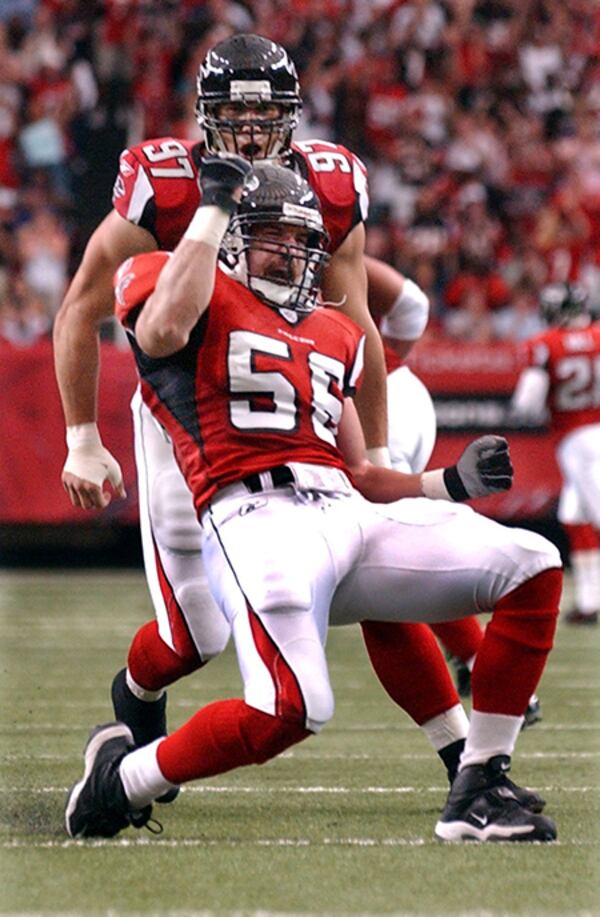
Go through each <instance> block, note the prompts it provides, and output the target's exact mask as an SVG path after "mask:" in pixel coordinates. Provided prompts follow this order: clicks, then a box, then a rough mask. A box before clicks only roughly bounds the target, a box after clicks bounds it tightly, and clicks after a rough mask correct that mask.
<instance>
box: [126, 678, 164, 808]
mask: <svg viewBox="0 0 600 917" xmlns="http://www.w3.org/2000/svg"><path fill="white" fill-rule="evenodd" d="M111 697H112V704H113V710H114V711H115V719H117V720H119V722H121V723H126V724H127V726H129V728H130V729H131V732H132V733H133V740H134V742H135V746H136V748H141V746H142V745H149V744H150V742H154V741H156V739H160V738H162V737H163V736H166V734H167V695H166V693H165V694H163V696H162V697H161V698H159V699H158V700H155V701H145V700H140V699H139V698H138V697H136V696H135V694H133V693H132V691H131V690H130V688H129V686H128V684H127V670H126V669H121V671H120V672H117V674H116V675H115V677H114V678H113V683H112V687H111ZM178 794H179V787H178V786H176V787H173V789H172V790H167V792H166V793H163V795H162V796H159V798H158V799H157V800H156V802H159V803H169V802H173V800H174V799H176V798H177V796H178Z"/></svg>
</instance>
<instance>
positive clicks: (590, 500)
mask: <svg viewBox="0 0 600 917" xmlns="http://www.w3.org/2000/svg"><path fill="white" fill-rule="evenodd" d="M556 457H557V459H558V464H559V466H560V470H561V473H562V476H563V487H562V490H561V494H560V500H559V504H558V520H559V522H562V523H565V524H566V525H581V524H583V523H586V522H590V523H591V524H592V525H593V526H594V528H595V529H598V530H599V531H600V424H589V425H587V426H585V427H579V429H577V430H573V432H572V433H567V435H566V436H565V437H564V438H563V439H562V440H561V442H560V444H559V446H558V449H557V450H556Z"/></svg>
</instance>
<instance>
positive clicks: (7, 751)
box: [0, 572, 600, 917]
mask: <svg viewBox="0 0 600 917" xmlns="http://www.w3.org/2000/svg"><path fill="white" fill-rule="evenodd" d="M149 615H150V607H149V602H148V600H147V597H146V590H145V585H144V581H143V578H142V575H141V574H137V573H125V574H124V573H110V572H94V573H90V574H84V573H70V572H55V573H29V572H28V573H9V572H5V573H3V574H0V620H1V625H2V643H1V649H0V656H1V663H2V665H1V675H0V679H1V681H0V684H1V692H2V700H3V704H2V718H1V734H2V746H1V752H0V757H1V761H2V780H1V783H0V808H1V813H2V818H1V826H2V827H1V836H0V847H1V854H0V863H1V869H0V912H1V913H3V914H50V913H55V914H107V915H109V914H110V915H120V914H146V915H148V914H150V915H152V914H155V915H167V914H172V915H182V917H183V915H192V914H195V915H200V914H206V915H208V914H211V915H212V914H215V915H221V914H222V915H225V914H234V913H235V914H237V915H250V914H255V915H271V914H275V913H278V914H284V913H287V914H311V915H317V914H333V913H335V914H392V913H394V914H407V915H408V914H411V915H416V914H422V915H425V914H429V915H431V914H439V915H442V914H443V915H458V914H461V915H481V917H484V915H485V917H487V915H505V914H532V915H533V914H560V915H581V917H583V915H592V914H600V827H599V825H600V779H599V778H600V699H599V695H600V692H599V691H598V688H599V687H600V670H599V657H600V652H599V651H600V631H599V630H597V629H593V630H591V632H590V630H587V629H572V628H571V629H570V628H567V627H566V626H564V625H562V626H559V631H558V636H557V645H556V649H555V650H554V652H553V654H552V656H551V658H550V662H549V664H548V667H547V670H546V674H545V676H544V679H543V682H542V685H541V687H540V692H539V693H540V696H541V699H542V704H543V712H544V720H543V722H542V723H540V724H538V725H536V726H535V727H534V728H533V729H531V730H529V731H528V732H525V733H523V735H522V736H521V739H520V742H519V745H518V748H517V753H516V755H515V759H514V769H513V776H514V777H515V779H516V780H517V781H518V782H521V783H525V784H529V785H533V786H535V787H536V788H537V789H539V790H541V791H543V793H544V795H545V796H546V798H547V800H548V806H547V811H548V814H550V815H551V816H552V817H554V818H555V820H556V821H557V824H558V830H559V842H558V843H556V844H552V845H531V846H529V845H523V846H521V845H518V844H514V845H511V844H495V845H487V846H486V845H465V846H444V845H440V844H438V843H436V842H435V841H434V840H433V836H432V835H433V826H434V824H435V821H436V818H437V814H438V812H439V810H440V808H441V806H442V805H443V802H444V798H445V792H446V788H445V785H444V784H445V779H444V773H443V771H442V768H441V765H440V764H439V763H438V759H437V757H436V756H435V755H434V754H433V752H431V751H430V748H429V745H428V743H427V742H426V741H425V739H424V738H423V737H422V736H421V735H420V734H419V732H418V731H417V729H416V728H415V727H414V726H413V725H412V723H411V722H410V721H409V720H408V718H407V717H406V715H405V714H403V713H401V712H400V711H399V710H397V709H396V708H395V707H394V706H393V705H392V703H391V702H390V701H389V700H388V698H387V696H386V695H385V694H384V693H383V691H382V689H381V688H380V687H379V685H378V684H377V682H376V680H375V677H374V676H373V674H372V672H371V670H370V667H369V665H368V662H367V658H366V654H365V652H364V650H363V648H362V644H361V639H360V634H359V632H358V630H357V629H354V628H352V629H351V628H346V629H344V630H337V631H335V632H333V633H332V634H331V637H330V644H329V656H330V664H331V672H332V678H333V683H334V689H335V693H336V701H337V710H336V714H335V717H334V719H333V722H332V723H331V724H330V725H329V726H328V727H327V728H326V729H325V731H324V732H323V733H322V734H321V735H320V736H319V737H317V738H313V739H311V740H309V741H308V742H305V743H303V744H302V745H300V746H298V747H297V748H295V749H292V750H291V751H290V752H289V753H287V754H284V755H283V756H282V757H280V758H279V759H278V760H276V761H274V762H271V763H270V764H268V765H266V766H263V767H260V768H246V769H243V770H240V771H237V772H234V773H232V774H227V775H225V776H221V777H216V778H213V779H212V780H208V781H205V782H203V783H198V784H195V785H192V786H189V787H187V788H186V789H185V790H184V791H183V792H182V793H181V795H180V797H179V799H178V800H177V802H176V803H175V804H174V805H172V806H170V807H158V806H157V807H156V809H157V810H158V811H157V814H158V817H159V818H160V820H161V821H162V822H163V824H164V833H163V834H162V835H161V836H159V837H155V836H153V835H151V834H149V833H148V832H147V831H139V832H138V831H134V830H133V829H129V830H128V831H126V832H124V833H123V834H122V835H119V837H118V838H115V839H114V840H112V841H98V842H89V841H72V840H70V839H68V838H67V837H66V835H65V833H64V829H63V823H62V818H63V803H64V798H65V793H66V790H67V787H68V786H69V785H70V784H71V783H73V782H74V781H75V780H76V779H78V778H79V776H80V774H81V770H82V756H81V753H82V749H83V745H84V743H85V740H86V737H87V733H88V731H89V728H90V727H91V726H92V725H94V724H96V723H100V722H104V721H106V720H109V719H111V718H112V714H111V707H110V703H109V685H110V681H111V679H112V676H113V674H114V672H115V671H116V670H117V668H119V667H121V666H122V665H123V664H124V659H125V654H126V650H127V646H128V643H129V638H130V636H131V635H132V633H133V631H134V629H135V628H136V627H137V626H138V625H139V624H140V623H142V621H144V620H145V619H146V618H147V617H149ZM239 693H240V679H239V675H238V671H237V665H236V661H235V656H234V653H233V652H232V650H231V648H230V649H229V650H228V652H227V653H226V654H225V655H224V656H223V657H221V658H220V659H219V660H216V661H215V662H213V663H211V665H210V666H209V667H207V668H206V669H205V670H204V671H202V672H200V673H198V674H196V675H194V676H191V677H190V678H188V679H187V680H186V681H184V682H182V683H181V684H179V685H176V686H174V687H173V688H172V689H171V691H170V695H169V697H170V701H169V708H170V725H171V727H173V726H176V725H178V724H179V723H181V722H183V721H184V720H185V719H186V718H187V717H188V716H189V715H191V713H193V712H194V710H196V709H197V707H199V706H201V705H203V704H204V703H206V702H208V701H211V700H213V699H215V698H217V697H226V696H235V695H239Z"/></svg>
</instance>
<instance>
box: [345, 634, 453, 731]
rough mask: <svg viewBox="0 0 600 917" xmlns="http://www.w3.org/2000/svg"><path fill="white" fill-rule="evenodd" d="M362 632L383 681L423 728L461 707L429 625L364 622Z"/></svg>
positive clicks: (400, 704)
mask: <svg viewBox="0 0 600 917" xmlns="http://www.w3.org/2000/svg"><path fill="white" fill-rule="evenodd" d="M362 632H363V639H364V641H365V644H366V647H367V652H368V654H369V659H370V660H371V665H372V666H373V668H374V670H375V673H376V675H377V677H378V679H379V681H380V682H381V684H382V685H383V687H384V688H385V690H386V691H387V693H388V694H389V696H390V697H391V698H392V700H393V701H395V702H396V703H397V704H398V705H399V706H400V707H402V709H403V710H405V711H406V713H408V715H409V716H411V717H412V718H413V720H414V721H415V722H416V723H417V724H418V725H419V726H420V725H422V724H423V723H426V722H427V721H428V720H431V719H433V717H434V716H439V714H440V713H444V712H445V711H446V710H449V709H450V707H454V706H455V705H456V704H459V703H460V700H459V697H458V694H457V693H456V688H455V687H454V684H453V682H452V678H451V677H450V673H449V672H448V666H447V665H446V662H445V660H444V657H443V656H442V653H441V652H440V648H439V646H438V642H437V640H436V639H435V637H434V636H433V634H432V633H431V631H430V629H429V628H428V627H427V626H426V625H425V624H405V623H398V622H391V623H388V622H385V623H382V622H381V621H364V622H363V624H362Z"/></svg>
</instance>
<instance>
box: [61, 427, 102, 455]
mask: <svg viewBox="0 0 600 917" xmlns="http://www.w3.org/2000/svg"><path fill="white" fill-rule="evenodd" d="M101 445H102V440H101V439H100V433H99V432H98V425H97V424H96V423H93V422H90V423H79V424H74V425H73V426H71V427H67V449H78V448H81V447H82V446H101Z"/></svg>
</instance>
